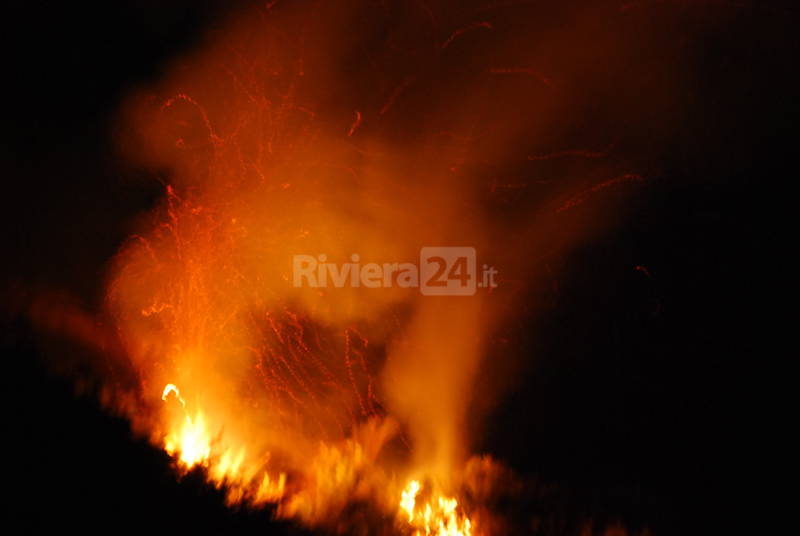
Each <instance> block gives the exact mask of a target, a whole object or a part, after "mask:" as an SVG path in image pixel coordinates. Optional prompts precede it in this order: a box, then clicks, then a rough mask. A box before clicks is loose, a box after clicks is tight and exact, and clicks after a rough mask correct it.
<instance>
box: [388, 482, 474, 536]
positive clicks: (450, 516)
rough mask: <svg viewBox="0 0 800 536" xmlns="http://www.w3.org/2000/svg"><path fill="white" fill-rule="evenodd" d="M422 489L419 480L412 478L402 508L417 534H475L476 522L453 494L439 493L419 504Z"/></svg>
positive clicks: (446, 535) (445, 535)
mask: <svg viewBox="0 0 800 536" xmlns="http://www.w3.org/2000/svg"><path fill="white" fill-rule="evenodd" d="M421 490H422V486H421V485H420V483H419V481H418V480H411V481H410V482H409V483H408V485H407V486H406V488H405V489H404V490H403V492H402V495H401V499H400V510H401V511H402V512H403V513H404V514H406V515H407V516H408V525H409V526H410V527H411V528H412V529H413V530H414V532H413V534H414V536H422V535H423V534H424V535H425V536H472V534H473V523H472V521H471V520H470V518H469V517H467V516H466V515H465V514H464V513H463V512H462V511H461V510H460V509H459V507H458V500H456V499H455V498H453V497H446V496H444V495H436V497H434V498H432V499H431V500H429V501H426V502H424V503H423V504H420V505H419V506H418V505H417V495H418V494H419V493H420V491H421Z"/></svg>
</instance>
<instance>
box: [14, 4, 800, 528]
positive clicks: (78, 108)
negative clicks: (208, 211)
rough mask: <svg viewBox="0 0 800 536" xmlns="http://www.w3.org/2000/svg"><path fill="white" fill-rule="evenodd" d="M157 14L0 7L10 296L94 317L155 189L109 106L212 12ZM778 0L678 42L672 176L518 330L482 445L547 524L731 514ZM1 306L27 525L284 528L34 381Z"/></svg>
mask: <svg viewBox="0 0 800 536" xmlns="http://www.w3.org/2000/svg"><path fill="white" fill-rule="evenodd" d="M161 4H162V3H160V2H155V1H153V2H140V3H136V2H113V3H112V2H109V3H103V4H99V3H98V5H88V4H86V5H81V4H80V3H63V4H55V5H52V4H50V3H44V2H26V3H17V4H15V5H11V6H5V7H4V8H3V15H4V16H3V19H2V25H3V35H4V41H5V43H4V44H3V51H4V56H5V60H4V63H3V65H2V71H3V74H4V77H3V78H4V80H3V82H2V86H3V91H4V93H6V96H4V98H3V100H2V103H1V104H0V106H2V133H1V134H0V135H2V139H3V142H2V147H0V151H2V153H0V154H1V155H2V160H3V165H2V168H1V169H2V174H3V182H2V192H3V208H2V215H1V216H0V217H2V228H1V229H0V233H1V234H0V237H1V239H2V251H3V263H2V267H0V270H1V271H2V272H3V276H4V280H5V282H6V283H7V284H6V285H5V287H4V292H5V291H8V295H9V296H12V295H14V293H15V292H17V291H18V290H19V289H20V288H40V287H46V288H67V289H70V290H71V291H72V292H73V293H75V294H77V295H79V296H81V297H82V299H83V300H84V301H85V302H86V303H87V304H88V305H90V306H91V305H93V304H94V303H95V301H96V300H97V298H98V294H97V293H98V292H99V291H100V290H99V287H100V285H98V281H102V280H103V275H104V273H105V267H106V264H105V263H106V262H107V261H108V259H109V258H110V257H111V256H112V255H113V253H114V251H115V250H116V248H117V247H118V246H119V244H120V243H121V240H122V239H123V238H124V236H125V235H126V233H127V232H128V228H127V227H126V226H127V225H128V224H129V222H130V219H131V217H132V216H134V215H136V214H138V213H140V212H141V211H142V210H144V209H146V208H147V207H148V206H151V205H152V203H154V202H155V200H156V199H157V197H158V196H159V195H160V190H159V189H158V188H157V185H155V184H153V183H146V182H131V181H128V180H126V178H125V177H122V176H120V174H119V173H118V172H117V170H116V163H115V154H114V150H113V147H112V141H111V140H110V139H109V137H108V136H107V132H108V128H109V126H110V121H111V120H112V119H111V118H112V115H113V111H114V110H116V109H117V107H118V105H119V102H120V101H121V99H122V98H123V96H124V95H125V93H126V91H127V89H128V88H130V87H132V85H134V84H141V83H146V82H147V81H148V80H155V79H156V78H157V76H158V74H159V70H160V68H161V66H162V65H163V64H164V62H165V61H166V60H168V59H169V58H170V57H173V56H174V55H176V54H178V53H180V52H181V51H182V50H186V49H188V48H190V47H191V45H192V44H193V43H194V42H195V41H196V40H197V39H198V38H199V36H200V34H201V31H202V30H203V29H204V28H207V27H209V25H213V24H214V23H215V21H218V20H219V17H220V15H221V14H222V13H223V12H224V8H221V7H220V6H219V5H217V4H214V3H209V2H206V3H203V2H185V1H175V2H170V3H167V4H168V5H161ZM719 6H720V9H725V4H724V3H722V2H720V3H719ZM776 6H777V4H773V5H772V7H771V8H766V7H764V6H760V7H759V6H757V5H753V6H752V7H747V6H746V7H744V8H742V7H741V6H740V7H739V8H738V9H742V10H743V16H741V17H738V18H736V19H735V20H734V21H733V22H732V24H731V25H729V26H725V27H723V28H717V29H716V30H715V33H714V34H712V35H703V36H702V37H699V36H690V38H692V39H693V40H692V41H690V46H691V47H692V50H694V51H695V53H693V54H692V57H691V59H690V61H691V62H693V67H694V68H695V69H696V70H697V72H698V73H699V77H698V84H697V85H696V87H695V88H694V97H693V98H694V101H693V105H694V106H695V107H696V108H695V110H694V112H695V113H694V114H692V119H691V120H690V122H689V123H688V124H687V125H686V128H685V131H684V134H683V135H682V139H681V141H680V142H679V143H677V145H676V147H674V148H673V150H671V151H669V154H670V155H671V157H670V160H669V161H667V162H664V163H663V174H664V175H665V176H668V177H670V179H671V180H669V181H660V182H657V183H655V184H653V185H647V186H644V187H643V188H644V191H643V193H642V195H639V196H637V197H636V200H635V204H634V206H633V207H631V213H630V215H629V220H630V221H631V222H633V224H632V225H626V226H623V227H621V228H619V229H616V230H615V231H613V232H611V233H607V234H605V235H603V236H601V237H599V238H598V239H597V240H596V241H594V242H593V243H592V244H591V245H589V246H584V247H582V248H581V249H579V250H578V251H577V252H575V253H574V257H573V259H572V262H570V263H569V265H568V268H567V269H566V270H565V272H564V273H561V274H559V276H558V287H559V292H558V296H557V299H554V300H553V301H552V303H551V305H550V308H549V309H548V310H547V312H546V314H544V315H539V316H537V318H536V319H532V320H531V321H530V323H529V324H530V325H529V329H530V331H531V335H530V337H527V338H526V337H525V336H524V335H523V336H522V340H523V343H522V344H523V347H524V348H525V349H526V351H530V352H531V353H536V355H537V356H539V359H537V361H536V366H535V367H534V366H531V367H529V369H526V370H525V371H524V373H525V375H526V376H525V378H526V379H525V382H523V385H524V386H525V387H524V388H517V389H515V391H514V392H513V393H511V394H509V396H508V397H507V399H506V400H505V401H504V402H503V403H502V404H501V406H500V407H499V408H498V410H497V411H496V412H495V413H494V414H493V415H492V418H491V419H490V423H491V424H490V431H491V433H490V434H487V437H489V438H490V439H487V441H486V444H485V445H483V446H484V447H485V448H486V450H488V451H490V452H493V453H495V454H497V455H498V456H499V457H500V458H501V459H504V460H505V461H507V462H508V463H509V464H510V465H511V466H512V467H514V468H515V470H517V471H518V473H519V474H521V475H524V476H525V477H526V478H528V480H529V481H530V482H538V483H539V484H531V485H532V486H533V487H534V488H535V489H536V491H535V492H534V491H532V492H531V494H532V497H534V499H531V501H530V504H528V505H527V506H526V508H529V509H530V510H531V512H533V513H537V514H538V515H540V516H541V518H542V519H544V520H546V521H545V523H544V525H543V526H542V527H543V528H542V529H541V530H542V531H543V533H546V534H567V533H576V526H577V524H578V523H579V521H580V520H581V519H585V518H592V519H594V520H595V522H596V526H597V527H602V525H603V524H604V523H606V522H613V521H615V520H622V521H623V522H624V523H625V524H627V525H629V526H631V527H634V528H635V527H638V526H643V525H647V526H650V527H652V529H653V530H654V531H655V533H656V534H692V533H698V534H700V533H703V534H707V533H709V530H710V531H711V533H717V532H721V530H722V529H721V527H722V526H728V525H731V524H735V523H736V520H737V519H738V518H739V516H740V512H739V511H738V509H737V506H736V505H737V504H738V501H737V500H736V499H737V496H739V495H743V494H745V493H747V491H746V490H745V489H744V488H745V486H744V484H742V483H741V482H739V481H738V479H739V478H740V477H739V475H740V474H741V472H742V471H743V466H744V465H747V464H749V463H751V461H749V460H747V457H746V456H745V457H742V455H741V453H740V452H738V450H737V449H738V448H739V447H738V446H737V445H738V444H739V443H740V440H741V437H742V436H745V435H747V434H748V433H749V432H750V431H751V430H752V429H753V427H754V421H755V419H756V418H757V416H756V415H755V410H754V409H753V406H752V405H751V403H750V402H751V400H750V399H751V397H752V396H753V395H752V387H753V386H752V383H753V381H754V380H753V379H752V378H751V377H750V376H749V374H748V373H747V369H748V367H751V366H756V367H757V366H758V364H757V363H758V362H757V360H756V358H755V355H756V349H755V346H754V344H753V343H754V341H755V335H754V316H755V315H758V314H761V311H760V310H758V309H757V308H756V307H755V297H756V296H755V295H756V292H757V289H758V288H759V284H760V278H761V276H760V275H757V274H761V273H762V270H761V269H760V268H761V265H762V264H763V263H764V262H765V261H764V259H763V258H761V257H759V256H757V255H756V253H755V245H756V243H757V242H758V241H760V240H761V238H762V237H760V236H759V235H758V234H757V231H756V227H755V223H756V222H757V221H758V220H760V219H761V217H762V215H763V214H764V213H765V212H767V211H768V210H769V208H768V205H766V204H762V203H761V202H760V201H758V198H759V196H758V195H757V194H758V193H759V192H765V191H767V190H769V191H773V192H775V191H776V186H775V185H776V184H778V181H780V180H781V178H782V177H783V176H784V173H783V169H782V166H781V161H782V159H784V158H786V156H787V155H788V154H789V153H790V152H791V142H792V138H791V134H792V131H791V127H792V120H791V116H792V111H793V106H794V103H793V99H794V98H795V95H794V93H793V88H792V86H791V84H790V83H789V81H790V80H791V76H790V71H791V70H792V69H793V68H794V67H795V59H794V58H795V53H796V48H794V39H793V36H792V31H793V30H792V28H793V26H794V24H795V23H796V21H797V19H798V17H797V12H796V11H792V10H790V9H783V8H780V7H776ZM698 177H700V178H702V180H698ZM148 185H150V186H148ZM776 195H780V193H779V192H778V193H777V194H776ZM636 266H644V267H646V268H647V271H648V272H649V275H648V274H646V273H645V272H644V271H642V270H637V269H636ZM7 309H8V311H9V312H7V313H6V314H5V316H4V329H3V332H2V336H3V340H2V343H3V370H2V376H3V391H4V393H3V394H4V399H6V400H7V402H6V403H4V406H3V407H4V409H3V410H2V413H3V414H4V423H3V436H4V439H3V444H4V446H5V447H6V448H8V449H9V453H8V454H7V455H6V456H4V460H5V463H6V464H7V467H6V468H5V469H4V470H3V475H4V478H3V487H4V488H5V491H6V492H7V493H9V494H10V495H11V497H12V498H11V499H10V500H11V504H10V507H11V509H12V510H13V511H14V513H15V516H14V519H15V520H16V521H18V522H19V523H20V525H19V528H20V529H21V530H22V531H23V532H39V531H42V530H62V529H63V530H67V529H69V530H77V531H81V532H91V533H94V532H101V531H103V532H106V531H116V530H122V529H130V528H133V529H139V530H148V531H149V532H156V533H161V532H165V531H166V530H167V529H170V530H173V529H177V530H186V531H187V532H188V531H190V530H195V531H199V532H217V533H220V532H224V533H236V532H239V531H242V532H245V531H250V532H254V533H255V532H259V533H268V534H269V533H272V532H271V531H274V532H276V533H279V532H280V531H282V530H284V528H283V527H282V526H279V525H276V524H274V523H272V522H270V521H268V519H269V514H268V512H256V513H252V512H235V511H230V510H229V509H227V508H225V507H224V505H223V503H222V499H221V495H220V494H219V493H218V492H215V491H213V490H209V489H208V488H207V487H206V486H204V485H203V484H202V483H201V480H200V479H199V478H193V477H189V478H187V479H185V480H183V481H181V482H177V481H176V480H175V478H174V476H173V473H172V472H171V469H170V468H169V465H168V460H167V459H166V456H165V455H164V454H163V453H159V452H157V451H155V450H154V449H152V448H150V447H149V446H147V445H146V444H145V443H144V442H141V441H135V440H132V439H130V436H129V431H128V427H127V424H126V423H125V422H124V421H122V420H119V419H116V418H113V417H110V416H107V415H106V414H105V413H104V412H103V411H102V410H100V409H99V406H98V405H97V403H95V402H94V401H93V399H91V398H81V397H76V396H75V395H74V393H73V389H72V387H71V385H70V383H69V382H68V381H66V380H63V379H59V378H56V377H52V376H50V375H49V374H48V373H47V372H46V369H45V366H44V362H43V358H42V356H41V355H39V353H38V350H37V346H36V345H35V344H34V341H35V339H36V334H35V333H34V332H33V330H32V328H31V327H30V326H29V325H28V322H27V321H26V320H25V318H24V316H23V315H19V314H17V312H15V311H14V309H13V307H9V308H7ZM533 333H536V334H537V336H536V337H534V336H533ZM542 334H544V335H542ZM542 356H544V357H542ZM510 430H513V432H514V434H515V437H516V438H517V439H515V440H514V441H511V440H509V439H508V438H509V437H510V434H509V431H510ZM520 430H524V434H525V439H524V440H522V441H520V440H519V434H520ZM8 501H9V499H8V498H6V499H4V502H6V503H8ZM12 532H17V531H16V530H15V531H12Z"/></svg>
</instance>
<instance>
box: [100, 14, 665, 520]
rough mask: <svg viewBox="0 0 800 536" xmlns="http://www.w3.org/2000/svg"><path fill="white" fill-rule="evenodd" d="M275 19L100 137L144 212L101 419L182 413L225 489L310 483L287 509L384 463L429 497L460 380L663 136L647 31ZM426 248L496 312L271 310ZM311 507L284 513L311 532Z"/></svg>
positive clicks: (221, 34)
mask: <svg viewBox="0 0 800 536" xmlns="http://www.w3.org/2000/svg"><path fill="white" fill-rule="evenodd" d="M273 4H274V5H270V6H267V7H250V8H247V9H245V10H244V11H243V12H242V13H241V14H240V15H239V16H237V17H235V18H233V19H232V20H230V21H227V22H225V23H224V24H220V27H219V28H218V29H216V30H214V31H212V32H209V34H208V36H207V39H206V42H205V44H204V45H203V46H202V47H200V49H199V50H197V51H196V52H195V53H193V54H190V55H188V56H186V57H183V58H181V59H180V60H178V61H176V62H175V63H174V64H173V65H171V66H170V67H169V68H168V69H167V71H166V74H165V76H164V78H163V80H162V82H160V83H158V84H156V85H154V86H150V87H146V88H140V89H139V90H138V91H136V92H134V93H133V94H132V95H131V97H130V98H129V100H128V101H127V103H126V105H125V107H124V109H123V111H122V113H121V117H120V121H119V127H118V131H117V134H118V138H119V144H120V147H121V151H122V153H123V154H124V155H125V157H126V158H127V159H129V161H131V162H133V163H134V165H137V166H143V167H145V168H146V169H148V170H149V172H150V175H151V176H152V177H154V178H156V179H157V180H159V181H161V183H162V184H163V190H164V196H163V200H162V201H161V202H160V204H159V206H158V207H157V208H156V209H154V210H153V211H152V212H151V213H149V214H146V215H144V216H142V219H141V221H140V222H139V223H138V225H137V227H138V230H137V232H136V233H135V234H134V235H132V236H131V237H130V239H129V240H128V241H127V243H126V244H125V245H124V246H123V247H122V248H121V250H120V252H119V253H118V255H117V257H116V258H115V259H114V262H113V267H112V269H111V273H110V276H109V281H108V291H107V300H106V313H105V314H107V315H108V317H109V318H111V319H112V322H113V325H114V326H115V328H116V334H117V336H118V338H119V340H120V341H121V344H122V347H123V350H122V351H120V352H117V356H118V357H120V359H122V360H124V361H125V362H126V363H128V365H127V366H130V368H131V369H132V370H133V371H134V373H135V376H136V377H137V383H136V386H135V387H134V388H133V390H134V391H135V396H133V397H131V396H128V394H127V393H119V396H118V397H117V398H118V399H124V400H125V401H126V403H125V407H124V409H123V411H125V412H126V413H127V414H128V415H129V416H130V417H131V419H132V420H133V422H134V423H135V425H136V428H137V429H139V430H143V431H145V433H147V434H149V435H150V436H151V437H152V438H153V440H154V441H156V442H158V443H161V442H163V439H164V437H170V435H171V434H174V433H175V430H176V429H178V428H180V427H181V426H183V424H182V423H183V422H184V419H185V418H186V415H187V414H188V415H189V416H191V417H192V418H195V419H197V417H196V415H200V414H202V417H203V422H204V423H206V427H207V431H208V435H209V436H211V438H212V448H213V449H214V451H215V452H218V453H226V454H230V456H232V457H233V458H235V459H238V460H240V462H239V463H241V464H242V465H243V466H245V467H247V469H246V470H244V473H246V474H247V475H249V476H247V477H244V478H243V481H247V482H249V481H250V480H252V479H253V478H256V477H255V476H253V475H259V474H260V471H261V470H262V468H264V467H270V468H276V469H278V470H281V471H287V472H289V473H290V475H291V474H301V475H302V478H305V479H307V480H310V479H312V476H311V475H315V476H314V478H316V484H315V485H316V487H313V486H306V487H305V488H303V491H302V492H298V495H297V496H298V497H301V496H304V495H303V494H304V493H305V494H306V495H313V493H312V492H311V491H309V490H310V489H314V490H317V492H318V493H320V494H322V493H323V492H322V491H319V490H321V489H322V484H321V482H322V481H323V480H324V479H323V478H322V477H321V476H320V475H322V474H328V473H330V474H331V475H334V476H331V480H332V481H334V484H336V483H338V484H341V482H344V481H347V482H348V483H347V484H346V485H347V486H348V487H350V488H351V489H353V488H357V487H359V486H362V488H361V491H360V496H367V495H368V494H367V493H365V491H364V489H363V485H364V482H365V478H366V477H364V476H363V474H362V471H367V469H365V468H364V467H365V466H367V465H372V464H378V463H381V462H379V461H378V460H379V459H380V457H381V451H382V450H383V447H384V446H385V445H386V444H389V443H392V442H393V443H394V444H400V445H406V446H405V447H398V448H397V449H395V450H404V449H405V450H407V451H408V452H407V453H406V454H404V455H399V456H397V457H398V458H400V460H397V459H393V460H391V463H393V464H397V465H398V467H400V468H401V470H402V471H404V472H406V473H409V475H406V476H413V477H415V478H416V477H419V478H432V479H434V480H436V481H437V482H439V483H440V485H441V486H443V487H445V488H448V487H451V486H452V485H453V481H454V479H456V477H457V475H458V472H459V471H460V469H461V468H463V467H464V464H465V462H466V460H467V458H468V457H469V455H470V454H471V447H470V444H471V441H472V440H473V439H474V438H473V437H470V433H469V431H475V430H480V421H481V418H482V417H483V416H484V415H483V413H485V412H486V411H488V410H489V409H490V408H491V405H492V401H493V400H495V399H496V397H497V396H499V393H500V392H501V389H500V388H501V386H502V385H503V384H504V383H507V382H508V377H505V378H500V380H501V381H498V382H495V381H493V382H492V383H487V382H485V381H481V378H480V377H479V376H478V374H479V371H480V370H481V369H482V367H484V368H485V367H486V362H487V360H489V361H490V360H491V359H492V358H493V355H494V354H493V352H494V350H493V347H492V345H493V340H494V337H495V335H496V333H497V331H498V329H500V328H501V327H502V326H503V325H504V324H505V323H506V322H507V321H508V320H509V318H511V317H512V316H513V315H514V314H515V312H516V311H517V310H518V309H519V306H520V304H519V301H520V300H521V299H523V298H524V296H525V293H526V292H529V291H530V290H531V289H532V288H535V287H536V285H538V284H540V283H541V282H542V281H543V280H544V277H545V275H544V273H543V268H542V266H543V265H544V261H545V260H548V261H550V262H551V264H553V263H557V262H558V260H559V259H560V258H561V255H563V254H564V253H565V252H567V251H568V250H569V248H571V247H573V246H574V245H575V244H577V243H579V242H580V241H582V240H587V239H589V238H590V237H591V236H592V234H593V233H596V232H601V231H602V230H603V229H604V228H606V227H607V226H609V225H611V224H613V223H614V216H612V215H613V214H615V213H616V207H618V206H619V204H620V202H621V201H622V200H623V199H622V197H623V193H624V192H626V191H630V189H633V188H636V185H635V184H633V183H634V182H636V180H639V179H642V178H643V177H644V178H647V174H648V172H650V171H652V169H651V167H650V162H651V161H652V160H653V159H654V158H655V157H656V156H657V154H655V152H657V151H654V150H652V149H649V148H648V149H646V150H639V149H641V148H642V147H643V146H648V144H651V145H652V146H658V143H659V142H661V141H663V140H664V139H667V138H668V137H669V136H670V135H671V129H672V125H674V124H675V122H676V117H677V115H678V114H677V110H678V109H679V106H678V105H679V103H678V102H676V101H675V99H674V95H675V94H676V91H675V89H676V87H677V86H678V85H679V83H680V82H679V80H680V79H679V78H678V77H677V76H676V74H675V69H674V66H673V63H674V60H672V59H670V58H661V60H662V64H660V65H658V66H657V68H654V65H653V64H652V63H650V62H649V60H650V59H652V58H654V57H657V56H658V55H657V54H656V53H654V52H653V51H652V47H653V43H654V42H655V41H657V40H658V39H660V37H652V38H650V37H648V35H650V34H653V35H656V36H657V35H658V34H657V31H656V28H657V26H658V24H657V23H658V22H659V21H656V20H652V19H651V18H650V17H649V16H638V15H636V14H632V15H631V14H628V13H623V12H621V11H620V9H619V6H617V5H612V4H610V3H599V4H593V5H592V6H590V7H587V6H581V7H576V6H561V7H559V6H548V7H541V6H529V5H525V4H519V5H496V6H493V5H479V4H469V3H468V4H467V5H463V4H461V3H452V4H451V3H447V2H444V3H436V4H424V3H402V5H399V4H398V5H390V6H380V5H372V4H371V3H368V2H362V3H358V2H357V3H349V4H348V6H347V7H346V8H345V7H344V6H343V5H341V4H338V3H337V4H336V5H334V3H323V2H320V3H314V2H296V3H292V2H287V3H273ZM644 72H647V73H649V74H648V78H646V79H645V78H643V77H642V73H644ZM653 73H655V74H653ZM630 155H636V156H635V157H631V156H630ZM597 198H602V199H603V202H601V203H595V200H596V199H597ZM426 246H466V247H472V248H475V250H476V251H477V255H478V266H482V265H483V264H488V265H491V266H494V267H496V268H497V270H498V272H499V281H498V283H499V286H498V288H496V289H478V291H477V293H476V295H475V296H467V297H459V296H442V297H435V296H424V295H422V294H421V293H420V292H419V290H418V289H416V288H402V287H400V286H397V285H394V286H392V287H390V288H377V289H376V288H365V287H363V286H360V287H355V286H352V285H345V286H343V287H341V288H336V287H333V286H330V285H329V286H326V287H313V286H310V285H305V286H301V287H297V286H295V285H293V273H292V268H293V264H292V263H293V261H292V259H293V258H294V256H296V255H310V256H313V257H315V258H319V256H320V255H325V258H326V259H327V262H331V263H337V264H341V263H347V262H351V259H352V258H353V255H357V256H358V258H359V262H360V263H361V264H362V265H364V264H366V263H370V262H375V263H403V262H415V261H416V260H417V259H418V258H419V252H420V248H422V247H426ZM506 368H507V369H509V370H513V367H506ZM495 379H496V378H495ZM167 384H174V385H176V386H177V387H178V388H179V390H180V397H181V400H180V403H179V401H178V400H177V398H175V397H174V396H173V395H170V396H165V397H164V398H165V400H162V395H163V394H164V386H165V385H167ZM131 398H135V399H136V400H138V403H135V404H134V403H131V402H130V400H131ZM378 420H382V421H384V423H385V424H383V425H380V426H379V425H377V424H375V423H376V422H377V421H378ZM395 421H396V423H397V425H396V426H395V425H394V424H393V423H394V422H395ZM196 423H197V421H195V423H194V424H195V425H196ZM365 423H367V424H365ZM354 437H359V438H360V439H359V440H358V441H356V443H353V438H354ZM321 442H323V443H324V445H338V446H336V447H329V446H325V447H322V448H323V450H324V449H331V448H332V449H334V450H324V452H325V453H327V454H325V455H324V456H321V455H320V449H321V447H320V444H321ZM365 445H369V446H368V447H365ZM362 449H364V450H362ZM332 452H333V453H336V454H331V453H332ZM365 452H366V454H365ZM344 453H347V454H344ZM344 458H346V459H347V460H349V461H348V462H347V463H349V464H351V465H347V467H348V469H347V470H346V471H344V473H342V472H341V471H340V472H337V471H335V470H331V469H330V466H331V465H334V466H336V467H340V468H341V467H342V465H341V462H342V459H344ZM309 459H314V460H315V462H314V464H316V468H309V465H310V464H309V462H308V460H309ZM326 460H328V462H330V464H328V462H326ZM331 460H333V461H331ZM386 463H388V462H386ZM314 464H311V465H314ZM345 473H346V474H345ZM343 474H344V476H343ZM337 479H339V480H337ZM326 482H327V481H326ZM374 485H377V484H374ZM332 486H333V484H332ZM333 488H335V486H333ZM333 488H332V489H333ZM334 494H335V493H334V492H332V491H330V490H329V491H327V492H325V495H326V497H330V496H333V495H334ZM315 500H316V499H314V498H313V497H312V498H309V499H307V500H299V499H298V501H299V502H297V501H296V504H295V505H294V506H289V507H287V508H289V509H290V510H291V513H293V514H296V515H300V516H301V517H303V518H307V519H313V518H315V517H319V516H320V515H322V514H319V513H315V510H314V508H313V507H310V506H308V505H313V504H316V503H315ZM337 508H338V510H336V511H340V510H341V509H342V508H344V506H342V505H340V506H339V507H337ZM334 510H335V509H334ZM326 512H327V513H325V514H324V516H330V515H333V514H331V513H330V510H327V511H326Z"/></svg>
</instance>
